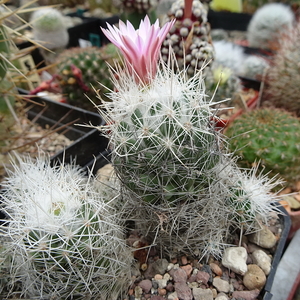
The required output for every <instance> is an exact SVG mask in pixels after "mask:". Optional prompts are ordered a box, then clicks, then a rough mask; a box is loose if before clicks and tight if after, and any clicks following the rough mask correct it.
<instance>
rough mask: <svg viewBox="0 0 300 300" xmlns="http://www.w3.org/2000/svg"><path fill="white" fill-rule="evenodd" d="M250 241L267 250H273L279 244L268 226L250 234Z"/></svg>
mask: <svg viewBox="0 0 300 300" xmlns="http://www.w3.org/2000/svg"><path fill="white" fill-rule="evenodd" d="M249 240H250V241H251V242H252V243H254V244H256V245H258V246H260V247H263V248H266V249H271V248H273V247H274V246H275V244H276V242H277V238H276V236H275V235H274V234H273V233H272V232H271V230H270V229H269V228H268V227H266V226H264V227H263V229H262V230H260V231H257V232H255V233H253V234H250V235H249Z"/></svg>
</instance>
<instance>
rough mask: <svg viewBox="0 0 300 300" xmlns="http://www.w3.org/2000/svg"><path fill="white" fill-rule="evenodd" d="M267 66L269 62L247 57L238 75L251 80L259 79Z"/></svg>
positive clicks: (255, 57)
mask: <svg viewBox="0 0 300 300" xmlns="http://www.w3.org/2000/svg"><path fill="white" fill-rule="evenodd" d="M268 66H269V62H268V60H267V59H265V58H263V57H260V56H257V55H249V56H248V57H246V59H245V60H244V61H243V64H242V67H241V70H240V73H239V75H241V76H244V77H247V78H252V79H261V78H262V76H263V74H264V72H265V70H266V68H267V67H268Z"/></svg>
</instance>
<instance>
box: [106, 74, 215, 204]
mask: <svg viewBox="0 0 300 300" xmlns="http://www.w3.org/2000/svg"><path fill="white" fill-rule="evenodd" d="M168 72H169V70H167V69H162V70H161V71H160V72H159V73H158V75H157V77H156V78H155V80H154V82H153V83H152V84H151V86H150V87H149V88H148V89H142V90H138V89H136V87H134V86H128V83H126V82H125V81H124V82H115V84H116V87H117V90H118V93H116V94H113V95H112V100H113V101H112V103H106V104H105V106H104V107H105V109H107V111H108V115H107V116H106V119H107V118H110V117H109V116H110V115H112V116H113V119H112V121H113V124H112V125H110V126H109V129H108V130H109V131H111V132H112V135H111V136H110V138H111V142H112V143H113V148H114V165H115V166H117V169H118V172H119V175H120V177H121V178H126V180H124V182H123V184H124V185H126V186H128V188H130V189H131V190H132V191H133V192H134V193H136V194H137V195H139V196H143V198H144V199H145V200H146V201H148V202H149V203H153V204H158V203H172V202H174V203H181V202H184V201H186V200H187V199H189V198H193V196H192V194H193V193H196V194H197V193H199V192H200V191H201V190H202V189H204V188H205V187H207V184H208V177H207V174H206V171H207V170H209V169H211V168H212V167H213V166H214V165H215V164H216V162H217V161H218V151H219V142H220V141H219V140H218V139H217V138H216V137H215V134H216V133H215V130H214V127H213V124H212V123H210V118H212V116H213V114H214V113H213V111H212V110H211V109H209V106H210V105H212V103H210V104H208V103H207V102H206V101H205V100H206V99H205V94H204V92H203V87H202V85H203V82H201V81H200V82H197V79H196V78H194V80H191V81H189V82H184V81H183V79H182V78H181V77H180V76H175V75H174V77H173V80H166V78H167V76H169V74H168ZM173 86H175V87H176V89H175V90H173ZM194 87H195V88H196V89H197V92H198V96H196V95H195V93H196V92H191V90H192V89H193V88H194ZM123 94H128V95H130V94H133V95H134V99H141V101H140V102H137V103H132V101H134V99H130V98H128V99H126V98H121V95H123ZM158 95H159V96H158ZM117 99H119V100H117ZM108 122H110V121H108ZM195 166H197V167H196V168H195ZM190 192H191V193H192V194H190Z"/></svg>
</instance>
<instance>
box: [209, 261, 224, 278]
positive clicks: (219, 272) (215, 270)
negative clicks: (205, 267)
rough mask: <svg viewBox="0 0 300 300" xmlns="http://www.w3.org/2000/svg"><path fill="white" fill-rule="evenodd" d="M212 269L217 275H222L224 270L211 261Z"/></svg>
mask: <svg viewBox="0 0 300 300" xmlns="http://www.w3.org/2000/svg"><path fill="white" fill-rule="evenodd" d="M209 266H210V268H211V270H212V271H213V272H214V273H215V274H216V275H217V276H222V274H223V271H222V269H221V268H220V267H219V266H218V265H217V264H215V263H210V264H209Z"/></svg>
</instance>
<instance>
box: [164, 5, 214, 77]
mask: <svg viewBox="0 0 300 300" xmlns="http://www.w3.org/2000/svg"><path fill="white" fill-rule="evenodd" d="M174 18H176V23H175V24H174V26H173V27H172V28H171V30H170V32H169V34H168V35H167V37H166V39H165V41H164V42H163V45H162V48H161V53H162V57H163V59H164V61H165V62H167V61H168V59H169V51H170V46H171V47H172V50H173V51H174V53H175V56H176V58H177V63H178V68H179V69H180V70H182V69H183V68H185V67H186V68H187V69H188V73H187V74H188V75H189V76H192V75H194V74H195V70H197V69H201V68H202V67H203V64H204V62H205V63H209V62H210V60H212V59H213V58H214V47H213V45H212V40H211V37H210V25H209V23H208V22H207V10H206V9H205V7H204V5H203V4H202V3H201V2H200V1H198V0H194V1H192V8H191V13H190V15H189V16H186V14H185V2H184V0H177V1H175V2H174V3H173V5H172V7H171V9H170V12H169V14H168V19H174Z"/></svg>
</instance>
